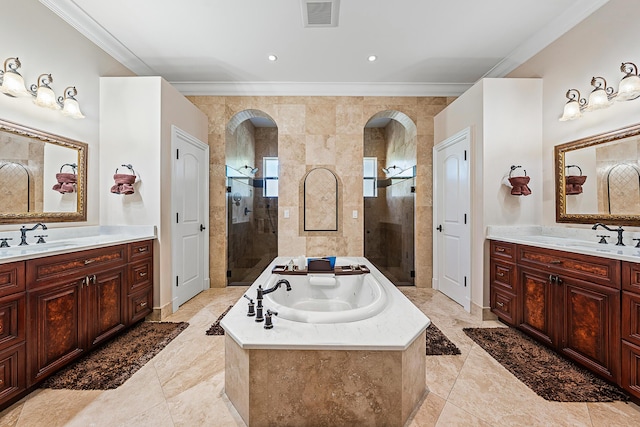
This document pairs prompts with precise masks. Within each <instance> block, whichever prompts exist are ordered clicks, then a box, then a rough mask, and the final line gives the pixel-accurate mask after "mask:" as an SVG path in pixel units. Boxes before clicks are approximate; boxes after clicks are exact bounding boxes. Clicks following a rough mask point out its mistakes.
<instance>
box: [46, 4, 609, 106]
mask: <svg viewBox="0 0 640 427" xmlns="http://www.w3.org/2000/svg"><path fill="white" fill-rule="evenodd" d="M40 1H41V2H42V3H43V4H45V5H46V6H47V7H49V8H50V9H51V10H53V11H54V12H56V13H57V14H58V15H60V16H61V17H62V18H63V19H64V20H65V21H67V22H68V23H70V24H71V25H73V26H74V27H75V28H76V29H78V30H79V31H80V32H81V33H83V34H84V35H86V36H87V37H88V38H89V39H90V40H92V41H94V42H95V43H96V44H97V45H98V46H100V47H102V48H103V49H104V50H105V51H107V52H108V53H109V54H111V55H112V56H113V57H114V58H116V59H117V60H119V61H120V62H122V63H123V64H124V65H125V66H127V67H128V68H130V69H131V70H132V71H133V72H135V73H136V74H139V75H161V76H163V77H164V78H165V79H166V80H168V81H170V82H172V83H173V84H174V85H175V86H176V87H178V89H179V90H181V91H182V92H183V93H185V94H203V95H205V94H214V95H247V94H252V95H365V94H366V95H458V94H460V93H462V92H463V91H464V90H466V89H467V88H468V87H469V86H470V85H471V84H473V83H475V82H476V81H477V80H478V79H480V78H482V77H502V76H504V75H505V74H507V73H508V72H509V71H511V70H513V69H514V68H515V67H516V66H518V65H519V64H521V63H522V62H524V61H526V60H527V59H528V58H530V57H531V56H532V55H534V54H535V53H537V52H538V51H540V50H541V49H542V48H544V47H545V46H546V45H548V44H549V43H550V42H552V41H553V40H555V39H556V38H557V37H559V36H560V35H562V34H563V33H564V32H565V31H567V30H568V29H570V28H571V27H573V26H574V25H576V24H577V23H578V22H580V21H581V20H582V19H584V18H585V17H586V16H588V15H590V14H591V13H592V12H593V11H595V10H596V9H597V8H599V7H600V6H602V5H603V4H604V3H606V2H607V0H386V1H385V0H342V1H340V4H339V16H338V18H339V20H338V26H336V27H327V28H305V27H304V26H303V6H302V0H179V1H178V0H135V1H133V0H109V1H97V0H40ZM318 1H323V0H318ZM269 54H275V55H277V56H278V61H276V62H269V61H268V60H267V56H268V55H269ZM372 54H373V55H377V56H378V60H377V61H375V62H369V61H368V60H367V57H368V56H369V55H372Z"/></svg>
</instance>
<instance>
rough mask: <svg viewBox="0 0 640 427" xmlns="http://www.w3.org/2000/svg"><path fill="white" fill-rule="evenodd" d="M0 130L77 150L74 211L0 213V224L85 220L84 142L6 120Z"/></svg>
mask: <svg viewBox="0 0 640 427" xmlns="http://www.w3.org/2000/svg"><path fill="white" fill-rule="evenodd" d="M0 131H3V132H9V133H13V134H16V135H19V136H22V137H27V138H31V139H34V140H38V141H42V142H45V143H49V144H56V145H59V146H62V147H67V148H71V149H73V150H76V151H77V152H78V172H77V174H78V178H77V186H76V193H77V197H78V199H77V204H76V206H77V209H76V212H20V213H0V224H14V223H23V222H70V221H86V220H87V195H86V191H87V190H86V189H87V147H88V145H87V144H85V143H84V142H80V141H75V140H73V139H69V138H65V137H62V136H58V135H54V134H51V133H47V132H42V131H39V130H36V129H31V128H29V127H26V126H22V125H19V124H16V123H12V122H9V121H6V120H0Z"/></svg>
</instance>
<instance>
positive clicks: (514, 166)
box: [509, 165, 527, 178]
mask: <svg viewBox="0 0 640 427" xmlns="http://www.w3.org/2000/svg"><path fill="white" fill-rule="evenodd" d="M518 168H522V166H516V165H511V170H510V171H509V178H511V174H512V173H513V171H514V170H516V169H518ZM522 170H523V171H524V176H527V170H526V169H525V168H522Z"/></svg>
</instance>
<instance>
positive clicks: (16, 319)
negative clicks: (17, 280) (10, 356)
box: [0, 294, 27, 350]
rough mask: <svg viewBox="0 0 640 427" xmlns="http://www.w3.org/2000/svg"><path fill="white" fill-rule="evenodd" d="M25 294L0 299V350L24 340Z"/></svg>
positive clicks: (25, 320) (25, 319)
mask: <svg viewBox="0 0 640 427" xmlns="http://www.w3.org/2000/svg"><path fill="white" fill-rule="evenodd" d="M25 304H26V296H25V294H18V295H11V296H8V297H4V298H0V350H3V349H5V348H8V347H11V346H12V345H15V344H18V343H20V342H22V341H24V339H25V326H26V323H27V318H26V312H25Z"/></svg>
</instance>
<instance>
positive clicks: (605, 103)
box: [560, 62, 640, 122]
mask: <svg viewBox="0 0 640 427" xmlns="http://www.w3.org/2000/svg"><path fill="white" fill-rule="evenodd" d="M620 71H622V72H623V73H625V76H624V77H623V78H622V80H620V84H619V85H618V91H617V92H616V91H615V90H614V89H613V88H612V87H611V86H607V81H606V80H605V79H604V78H603V77H593V78H592V79H591V86H593V87H594V89H593V91H592V92H591V94H589V100H588V101H587V100H586V99H584V98H580V92H579V91H578V90H577V89H569V90H568V91H567V94H566V97H567V99H568V100H569V101H567V103H566V104H565V106H564V111H563V113H562V117H560V121H561V122H564V121H567V120H574V119H577V118H580V117H582V112H583V111H595V110H601V109H604V108H608V107H610V106H611V105H612V104H613V100H614V99H615V100H616V101H630V100H632V99H637V98H638V97H640V77H639V76H638V67H636V64H634V63H633V62H623V63H622V65H621V66H620Z"/></svg>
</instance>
